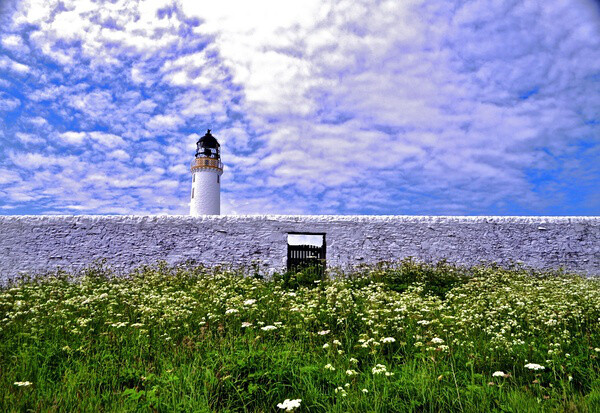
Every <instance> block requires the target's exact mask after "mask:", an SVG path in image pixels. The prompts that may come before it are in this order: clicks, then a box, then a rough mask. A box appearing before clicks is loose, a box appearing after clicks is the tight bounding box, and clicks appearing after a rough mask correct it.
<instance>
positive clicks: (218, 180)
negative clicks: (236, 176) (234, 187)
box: [217, 175, 221, 183]
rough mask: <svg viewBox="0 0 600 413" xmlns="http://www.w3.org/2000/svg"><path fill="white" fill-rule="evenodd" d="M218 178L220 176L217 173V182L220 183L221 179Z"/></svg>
mask: <svg viewBox="0 0 600 413" xmlns="http://www.w3.org/2000/svg"><path fill="white" fill-rule="evenodd" d="M219 178H221V177H220V176H219V175H217V183H221V180H220V179H219Z"/></svg>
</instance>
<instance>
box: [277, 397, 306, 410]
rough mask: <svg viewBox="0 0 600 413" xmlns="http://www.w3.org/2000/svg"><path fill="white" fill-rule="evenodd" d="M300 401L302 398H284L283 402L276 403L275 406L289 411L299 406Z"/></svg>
mask: <svg viewBox="0 0 600 413" xmlns="http://www.w3.org/2000/svg"><path fill="white" fill-rule="evenodd" d="M301 401H302V399H293V400H290V399H285V400H284V401H283V403H277V407H279V408H280V409H283V410H285V411H286V412H291V411H292V410H294V409H297V408H298V407H300V402H301Z"/></svg>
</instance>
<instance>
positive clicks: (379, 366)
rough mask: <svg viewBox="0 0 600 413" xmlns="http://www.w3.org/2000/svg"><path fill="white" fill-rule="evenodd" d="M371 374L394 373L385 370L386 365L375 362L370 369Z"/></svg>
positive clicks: (388, 374)
mask: <svg viewBox="0 0 600 413" xmlns="http://www.w3.org/2000/svg"><path fill="white" fill-rule="evenodd" d="M371 371H372V372H373V374H385V375H386V376H393V375H394V373H391V372H389V371H387V367H385V365H383V364H376V365H375V367H373V369H372V370H371Z"/></svg>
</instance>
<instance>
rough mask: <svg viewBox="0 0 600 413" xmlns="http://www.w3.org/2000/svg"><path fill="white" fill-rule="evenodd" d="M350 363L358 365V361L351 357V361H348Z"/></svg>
mask: <svg viewBox="0 0 600 413" xmlns="http://www.w3.org/2000/svg"><path fill="white" fill-rule="evenodd" d="M348 361H349V362H350V363H358V360H357V359H355V358H354V357H350V360H348Z"/></svg>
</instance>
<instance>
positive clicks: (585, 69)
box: [0, 0, 600, 215]
mask: <svg viewBox="0 0 600 413" xmlns="http://www.w3.org/2000/svg"><path fill="white" fill-rule="evenodd" d="M207 128H211V129H212V130H213V133H214V135H215V136H216V137H217V139H219V141H220V143H221V145H222V157H223V162H224V164H225V171H224V175H223V177H222V181H221V182H222V193H221V197H222V199H221V205H222V206H221V211H222V213H225V214H255V213H280V214H434V215H455V214H456V215H482V214H486V215H487V214H489V215H537V214H541V215H600V189H599V188H600V3H598V2H595V1H592V0H567V1H560V0H557V1H554V0H553V1H542V0H540V1H535V0H520V1H512V0H506V1H501V0H498V1H496V0H466V1H458V0H457V1H454V2H453V1H421V0H403V1H399V0H392V1H377V0H368V1H363V0H340V1H327V0H302V1H294V2H292V1H284V0H272V1H271V0H252V1H247V0H240V1H234V0H219V1H198V0H189V1H184V0H182V1H162V0H161V1H153V0H145V1H135V0H114V1H106V2H104V1H89V0H61V1H54V0H19V1H13V0H2V1H0V214H56V213H61V214H165V213H166V214H187V213H188V212H189V205H188V202H189V197H190V188H191V175H190V173H189V164H190V162H191V160H192V158H193V155H194V144H195V141H196V140H197V139H198V138H199V136H201V135H203V134H204V132H205V131H206V129H207Z"/></svg>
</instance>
